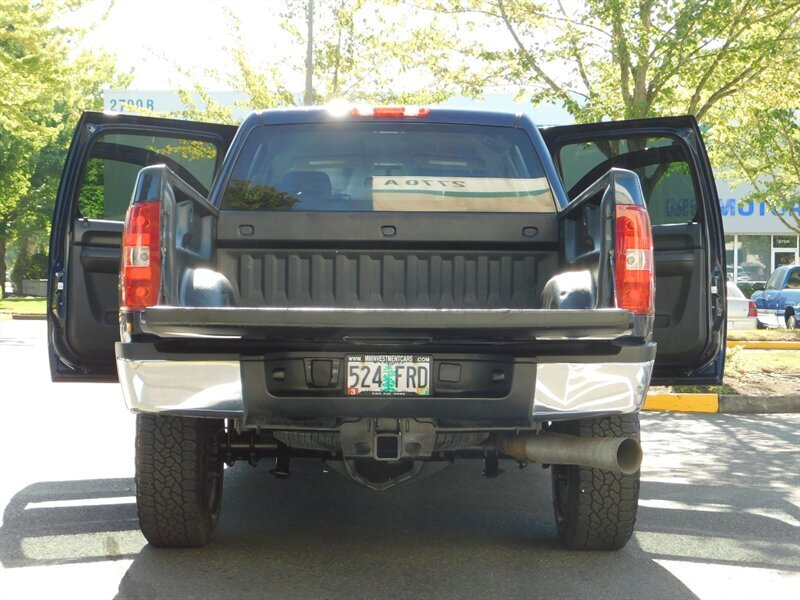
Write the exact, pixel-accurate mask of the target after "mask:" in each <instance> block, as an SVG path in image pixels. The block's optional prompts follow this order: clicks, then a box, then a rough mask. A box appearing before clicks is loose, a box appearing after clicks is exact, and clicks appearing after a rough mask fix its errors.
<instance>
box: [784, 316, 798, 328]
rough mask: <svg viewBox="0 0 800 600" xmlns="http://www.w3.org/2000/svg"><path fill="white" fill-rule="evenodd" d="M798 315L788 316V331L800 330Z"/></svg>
mask: <svg viewBox="0 0 800 600" xmlns="http://www.w3.org/2000/svg"><path fill="white" fill-rule="evenodd" d="M798 327H799V326H798V324H797V315H795V314H794V313H792V314H790V315H786V329H798Z"/></svg>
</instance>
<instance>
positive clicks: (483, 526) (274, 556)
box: [0, 460, 695, 599]
mask: <svg viewBox="0 0 800 600" xmlns="http://www.w3.org/2000/svg"><path fill="white" fill-rule="evenodd" d="M504 467H505V468H506V469H507V472H506V473H505V474H504V475H502V476H501V477H500V478H499V479H497V480H488V479H485V478H483V477H482V476H481V465H480V464H479V463H477V462H463V463H457V464H456V465H454V466H452V467H450V468H449V469H446V470H445V471H443V472H442V473H439V474H438V475H437V477H434V478H431V479H427V480H424V481H421V482H419V483H417V484H415V485H410V486H408V487H404V488H398V489H395V490H392V491H390V492H387V493H383V494H376V493H374V492H371V491H369V490H367V489H365V488H361V487H358V486H355V485H354V484H352V483H351V482H349V481H347V480H345V479H343V478H341V477H340V476H339V475H337V474H335V473H325V472H323V471H322V467H321V465H320V463H318V462H316V461H311V460H305V461H301V460H298V461H295V463H294V464H293V473H292V477H291V478H290V479H289V480H286V481H279V480H275V479H274V478H272V477H271V476H270V475H269V474H268V472H267V471H268V465H266V464H261V465H259V466H258V467H257V468H255V469H251V468H250V467H248V466H246V465H237V466H236V467H234V468H232V469H229V470H228V471H227V472H226V486H225V499H224V507H223V511H224V514H223V518H222V522H221V524H220V527H219V529H218V531H217V534H216V536H215V539H214V541H213V542H212V544H210V545H209V546H207V547H206V548H203V549H189V550H159V549H155V548H152V547H150V546H148V545H146V542H145V541H144V539H143V538H142V537H141V534H140V533H139V531H138V528H137V526H138V524H137V520H136V509H135V504H133V503H132V502H131V498H132V496H133V491H132V488H133V483H132V481H131V480H130V479H116V480H91V481H70V482H47V483H37V484H33V485H31V486H28V487H26V488H25V489H23V490H21V491H20V492H19V493H18V494H17V495H16V496H15V497H14V498H13V499H12V501H11V503H10V504H9V505H8V508H7V510H6V512H5V515H4V525H3V528H2V530H0V560H1V561H2V564H3V566H4V567H5V568H15V567H26V566H35V565H38V566H47V565H55V564H64V563H76V562H80V563H87V562H92V561H109V560H120V559H128V560H132V561H133V562H132V563H131V565H130V567H129V568H128V570H127V573H126V574H125V576H124V577H123V579H122V580H121V582H120V585H119V592H118V595H117V598H119V599H123V598H136V599H139V598H176V597H202V598H230V597H232V596H236V597H237V598H251V597H252V598H264V597H268V596H271V595H275V596H280V597H282V598H292V597H298V598H308V597H376V596H388V597H429V596H435V597H465V596H466V597H475V596H489V595H492V596H494V595H499V594H503V595H507V596H512V597H516V596H530V595H531V594H532V593H533V591H534V590H535V591H536V593H537V595H538V594H546V595H548V596H550V597H585V596H586V595H587V592H589V591H590V592H591V593H590V594H589V595H591V596H592V597H619V596H620V595H622V596H624V595H626V590H628V591H631V590H636V589H641V585H642V581H646V582H647V590H648V593H649V595H650V596H651V597H653V598H656V597H663V598H694V597H695V596H694V595H693V594H692V593H691V591H690V590H689V589H688V588H686V587H685V586H684V585H683V584H682V583H681V582H680V581H679V580H678V579H676V578H675V577H674V576H673V575H672V574H670V573H669V572H668V571H667V570H666V569H664V568H662V567H661V566H659V565H658V564H656V563H654V562H653V560H652V557H651V556H650V555H649V554H648V553H646V552H644V551H642V550H641V549H640V548H639V547H638V544H637V543H636V541H632V542H631V543H630V544H629V545H628V547H627V548H626V549H624V550H622V551H621V552H617V553H575V552H569V551H566V550H563V549H562V548H561V547H560V546H559V543H558V540H557V536H556V532H555V527H554V525H553V523H552V515H551V514H550V493H549V473H548V472H547V471H543V470H542V469H541V468H539V467H536V466H530V467H529V468H528V469H525V470H523V471H520V470H518V469H517V468H516V465H515V464H514V463H507V464H505V465H504ZM637 586H639V587H638V588H637Z"/></svg>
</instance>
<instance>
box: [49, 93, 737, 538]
mask: <svg viewBox="0 0 800 600" xmlns="http://www.w3.org/2000/svg"><path fill="white" fill-rule="evenodd" d="M49 268H50V273H49V276H50V278H49V289H48V294H49V307H48V335H49V344H50V364H51V371H52V377H53V379H54V380H55V381H65V382H66V381H115V380H117V379H118V380H119V381H120V383H121V384H122V390H123V394H124V397H125V401H126V403H127V405H128V407H129V408H130V409H131V410H132V411H134V412H135V413H137V422H136V426H137V434H136V496H137V505H138V513H139V519H140V524H141V528H142V531H143V532H144V535H145V536H146V538H147V539H148V540H149V541H150V543H152V544H154V545H156V546H199V545H202V544H205V543H206V542H207V541H208V540H209V538H210V535H211V533H212V531H213V529H214V526H215V525H216V523H217V521H218V519H219V514H220V506H221V497H222V480H223V473H224V464H225V463H227V464H229V465H230V464H232V463H233V462H235V461H238V460H245V461H249V462H250V463H255V462H256V461H258V460H259V459H262V458H267V457H269V458H271V459H274V461H275V462H274V468H273V469H272V471H271V472H272V473H273V474H274V475H275V476H277V477H279V478H282V477H287V476H289V473H290V461H291V460H292V459H293V458H297V457H304V458H309V457H311V458H316V459H317V460H321V462H322V463H324V465H326V466H327V468H330V469H332V470H335V471H337V472H339V473H341V474H342V475H344V476H346V477H348V478H350V479H352V480H354V481H356V482H358V483H360V484H363V485H365V486H368V487H370V488H372V489H374V490H378V491H382V490H387V489H389V488H391V487H393V486H396V485H400V484H405V483H407V482H410V481H412V480H414V479H415V478H417V477H419V476H420V475H422V474H429V473H430V472H433V471H436V470H438V469H441V468H443V467H445V466H447V465H449V464H450V463H452V462H453V460H455V459H461V458H471V459H477V460H481V461H484V473H485V475H486V476H487V477H495V476H497V475H498V474H500V473H501V472H502V470H501V469H500V466H499V465H501V464H502V462H501V461H504V460H515V461H518V462H520V463H523V462H536V463H541V464H543V465H545V466H549V467H550V469H551V472H552V483H553V506H554V512H555V518H556V523H557V527H558V531H559V535H560V537H561V540H562V541H563V543H564V544H565V545H566V546H568V547H570V548H577V549H618V548H621V547H622V546H624V545H625V543H626V542H627V541H628V539H629V538H630V536H631V534H632V532H633V527H634V522H635V520H636V509H637V503H638V491H639V466H640V463H641V458H642V455H641V447H640V445H639V418H638V411H639V410H640V409H641V407H642V404H643V402H644V399H645V395H646V392H647V389H648V386H649V384H650V383H651V382H653V383H658V384H665V383H672V382H675V383H677V382H680V383H718V382H719V381H720V379H721V377H722V371H723V367H724V346H725V344H724V340H725V330H724V328H725V322H726V319H725V314H724V310H725V309H724V307H725V279H724V278H725V264H724V252H723V235H722V224H721V217H720V211H719V204H718V201H717V195H716V191H715V186H714V180H713V175H712V172H711V168H710V165H709V163H708V159H707V156H706V152H705V148H704V146H703V142H702V139H701V136H700V132H699V130H698V127H697V123H696V122H695V120H694V118H692V117H673V118H663V119H656V120H640V121H627V122H606V123H598V124H589V125H576V126H567V127H552V128H543V129H541V130H540V129H537V128H536V127H535V126H534V124H533V123H532V122H531V121H530V120H529V119H528V118H527V117H525V116H522V115H514V114H503V113H495V112H483V111H458V110H448V109H443V108H431V109H426V108H421V109H420V108H408V107H374V108H370V107H355V108H352V110H348V111H344V112H343V111H339V112H335V111H331V110H328V109H325V108H310V109H290V110H268V111H261V112H255V113H253V114H251V115H250V116H249V117H248V118H247V119H246V120H245V121H244V122H243V123H242V124H241V126H239V127H235V126H228V125H220V124H210V123H200V122H190V121H179V120H170V119H160V118H150V117H147V118H146V117H139V116H132V115H124V114H118V115H112V114H99V113H86V114H85V115H84V116H83V118H82V119H81V121H80V123H79V125H78V127H77V130H76V132H75V136H74V139H73V142H72V146H71V148H70V151H69V155H68V158H67V162H66V166H65V169H64V173H63V176H62V180H61V187H60V189H59V194H58V201H57V206H56V209H55V214H54V218H53V226H52V236H51V244H50V267H49ZM87 416H89V415H87ZM92 426H95V427H102V426H103V425H102V423H94V424H93V425H92Z"/></svg>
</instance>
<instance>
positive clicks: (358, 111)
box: [350, 106, 431, 119]
mask: <svg viewBox="0 0 800 600" xmlns="http://www.w3.org/2000/svg"><path fill="white" fill-rule="evenodd" d="M350 114H351V115H353V116H354V117H383V118H396V119H400V118H403V117H417V118H423V117H427V116H428V115H430V114H431V109H429V108H422V107H419V106H356V107H354V108H353V109H352V110H351V111H350Z"/></svg>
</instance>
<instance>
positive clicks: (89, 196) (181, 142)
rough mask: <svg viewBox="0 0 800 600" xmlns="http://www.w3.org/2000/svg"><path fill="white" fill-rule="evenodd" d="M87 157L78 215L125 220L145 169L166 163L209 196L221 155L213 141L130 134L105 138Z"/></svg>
mask: <svg viewBox="0 0 800 600" xmlns="http://www.w3.org/2000/svg"><path fill="white" fill-rule="evenodd" d="M89 152H90V154H89V158H88V160H87V161H86V165H85V168H84V172H83V178H82V182H81V189H80V195H79V197H78V210H79V213H80V216H82V217H86V218H89V219H106V220H112V221H121V220H123V219H124V218H125V212H126V211H127V209H128V205H129V204H130V200H131V194H132V192H133V186H134V183H135V182H136V176H137V175H138V174H139V171H140V170H141V169H142V168H143V167H147V166H150V165H158V164H165V165H167V166H168V167H169V168H170V169H172V170H173V171H175V173H177V174H178V176H179V177H181V178H182V179H183V180H184V181H186V182H187V183H188V184H189V185H191V186H192V187H193V188H195V189H196V190H197V191H198V192H200V194H202V195H203V196H207V195H208V190H209V188H210V187H211V182H212V180H213V178H214V172H215V168H216V165H217V161H218V155H219V152H218V151H217V147H216V146H215V145H214V144H212V143H210V142H204V141H199V140H189V139H181V138H172V137H164V136H153V135H142V134H128V133H107V134H102V135H100V136H99V137H98V138H97V139H96V140H94V141H93V143H92V146H91V149H90V151H89Z"/></svg>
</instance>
